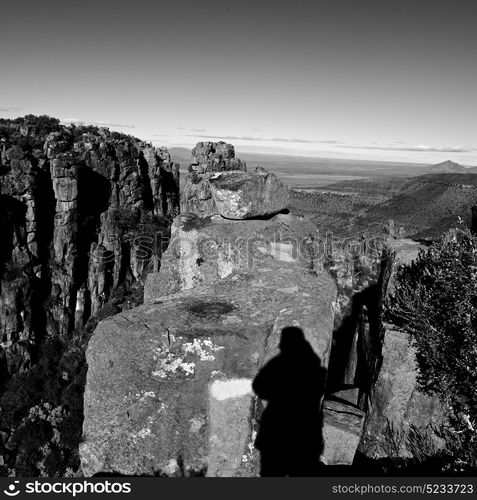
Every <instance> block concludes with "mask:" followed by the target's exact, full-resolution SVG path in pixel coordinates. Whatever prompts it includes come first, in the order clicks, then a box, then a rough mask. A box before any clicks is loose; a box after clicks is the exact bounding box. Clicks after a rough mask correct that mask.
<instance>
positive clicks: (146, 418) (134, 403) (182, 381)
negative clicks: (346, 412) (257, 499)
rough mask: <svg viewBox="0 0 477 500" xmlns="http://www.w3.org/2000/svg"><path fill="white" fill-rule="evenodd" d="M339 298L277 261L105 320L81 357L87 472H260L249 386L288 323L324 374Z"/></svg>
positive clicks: (314, 278)
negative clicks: (251, 455) (302, 337)
mask: <svg viewBox="0 0 477 500" xmlns="http://www.w3.org/2000/svg"><path fill="white" fill-rule="evenodd" d="M335 299H336V287H335V284H334V282H333V281H332V279H331V278H330V277H329V276H328V275H326V274H318V275H316V274H315V273H310V272H308V271H306V270H305V269H301V268H297V266H296V265H294V264H291V263H283V262H276V261H274V260H270V261H269V264H268V266H267V267H264V268H260V269H254V270H252V271H248V272H240V271H235V272H233V273H232V274H230V275H229V276H228V277H226V278H225V279H223V280H220V281H219V282H216V283H211V284H202V285H199V286H196V287H195V288H193V289H191V290H184V291H181V292H179V293H176V294H174V295H171V296H168V297H162V298H158V299H157V300H156V301H155V302H156V303H154V300H151V301H150V302H149V303H148V304H145V305H143V306H140V307H138V308H136V309H132V310H130V311H126V312H123V313H120V314H118V315H116V316H112V317H110V318H108V319H106V320H105V321H102V322H101V323H100V324H99V325H98V327H97V328H96V330H95V332H94V334H93V337H92V338H91V340H90V342H89V345H88V349H87V353H86V356H87V363H88V374H87V382H86V389H85V396H84V397H85V405H84V413H85V417H84V427H83V430H84V442H83V443H82V444H81V447H80V454H81V464H82V470H83V472H84V474H85V475H86V476H90V475H92V474H95V473H98V472H118V473H121V474H127V475H154V474H160V475H167V476H171V475H172V476H174V475H183V474H185V475H194V474H205V473H208V474H209V475H228V476H240V475H247V476H249V475H254V474H256V468H255V465H254V464H253V462H252V463H251V461H250V460H249V459H248V458H247V457H248V454H249V451H250V447H251V446H252V447H253V427H254V419H255V414H254V405H253V404H251V402H252V400H254V397H253V398H252V395H251V393H249V392H247V391H248V389H247V388H248V387H250V383H251V381H252V380H253V378H254V377H255V375H256V374H257V373H258V371H259V369H260V368H261V366H263V364H264V363H266V362H267V361H268V360H269V359H270V358H271V357H273V356H274V355H276V354H277V353H278V343H279V339H280V332H281V330H282V329H283V328H284V327H286V326H291V325H296V326H299V327H301V328H302V330H303V332H304V334H305V337H306V339H307V340H308V342H309V343H310V344H311V346H312V348H313V349H314V351H315V352H316V353H317V355H318V356H320V358H321V360H322V364H323V366H324V367H325V368H326V366H327V364H328V360H329V353H330V349H331V340H332V329H333V309H332V303H333V301H334V300H335ZM236 380H239V381H242V382H241V383H239V390H238V392H237V391H236V390H235V389H233V390H232V389H231V388H233V387H235V385H234V383H233V381H236ZM217 384H218V385H217ZM223 384H225V387H226V388H228V389H227V390H225V392H224V391H223V390H221V388H222V389H223V387H224V386H223ZM244 388H245V389H244ZM234 398H235V399H234ZM224 450H225V451H224ZM224 471H225V472H224Z"/></svg>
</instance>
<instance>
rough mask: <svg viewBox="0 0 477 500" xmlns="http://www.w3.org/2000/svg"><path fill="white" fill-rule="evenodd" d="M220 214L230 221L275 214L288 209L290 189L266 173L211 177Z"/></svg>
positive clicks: (221, 174) (253, 172) (237, 173)
mask: <svg viewBox="0 0 477 500" xmlns="http://www.w3.org/2000/svg"><path fill="white" fill-rule="evenodd" d="M209 185H210V190H211V193H212V198H213V199H214V201H215V206H216V208H217V211H218V213H219V214H220V215H222V216H223V217H226V218H228V219H249V218H251V217H264V216H267V215H273V214H276V213H278V212H281V211H283V210H285V209H287V208H288V188H287V186H286V185H285V184H283V182H282V181H281V180H280V179H279V178H278V177H277V176H276V175H275V174H272V173H270V172H267V171H266V170H255V171H252V172H244V171H239V170H236V171H229V172H219V173H216V174H212V175H211V176H210V177H209Z"/></svg>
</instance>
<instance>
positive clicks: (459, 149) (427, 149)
mask: <svg viewBox="0 0 477 500" xmlns="http://www.w3.org/2000/svg"><path fill="white" fill-rule="evenodd" d="M336 147H338V148H347V149H374V150H378V151H413V152H417V153H470V152H471V151H476V149H475V148H471V147H464V146H445V147H436V146H426V145H419V146H401V147H398V146H349V145H344V144H343V145H337V146H336Z"/></svg>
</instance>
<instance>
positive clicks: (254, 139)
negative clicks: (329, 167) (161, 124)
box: [184, 134, 343, 144]
mask: <svg viewBox="0 0 477 500" xmlns="http://www.w3.org/2000/svg"><path fill="white" fill-rule="evenodd" d="M184 137H196V138H201V139H210V138H212V137H218V138H220V139H225V140H231V141H252V142H296V143H300V144H343V143H342V142H341V141H334V140H322V141H319V140H314V139H297V138H291V137H259V136H254V135H214V134H208V135H199V134H186V135H185V136H184Z"/></svg>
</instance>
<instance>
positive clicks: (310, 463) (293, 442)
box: [253, 327, 326, 477]
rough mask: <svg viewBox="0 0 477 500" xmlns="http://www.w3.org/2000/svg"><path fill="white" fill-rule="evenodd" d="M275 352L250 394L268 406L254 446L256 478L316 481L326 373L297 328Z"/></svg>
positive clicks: (289, 331)
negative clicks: (310, 478)
mask: <svg viewBox="0 0 477 500" xmlns="http://www.w3.org/2000/svg"><path fill="white" fill-rule="evenodd" d="M279 347H280V353H279V354H278V355H277V356H275V357H274V358H272V359H271V360H270V361H269V362H268V363H267V364H266V365H265V366H264V367H263V368H262V369H261V370H260V371H259V373H258V374H257V376H256V377H255V379H254V381H253V390H254V391H255V393H256V394H257V396H258V397H259V398H260V399H261V400H265V401H266V402H267V404H266V407H265V409H264V410H263V412H262V415H261V419H260V428H259V431H258V434H257V439H256V441H255V446H256V448H257V449H258V450H259V451H260V465H261V470H260V475H261V476H273V477H279V476H302V477H303V476H316V475H318V472H319V470H320V462H319V457H320V455H321V452H322V450H323V437H322V415H321V402H322V399H323V393H324V387H325V382H326V370H325V369H324V368H323V367H322V366H321V361H320V358H319V357H318V356H317V355H316V354H315V352H314V351H313V348H312V347H311V345H310V344H309V343H308V341H307V340H306V339H305V336H304V333H303V331H302V330H301V329H300V328H297V327H287V328H284V329H283V330H282V333H281V340H280V345H279Z"/></svg>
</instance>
